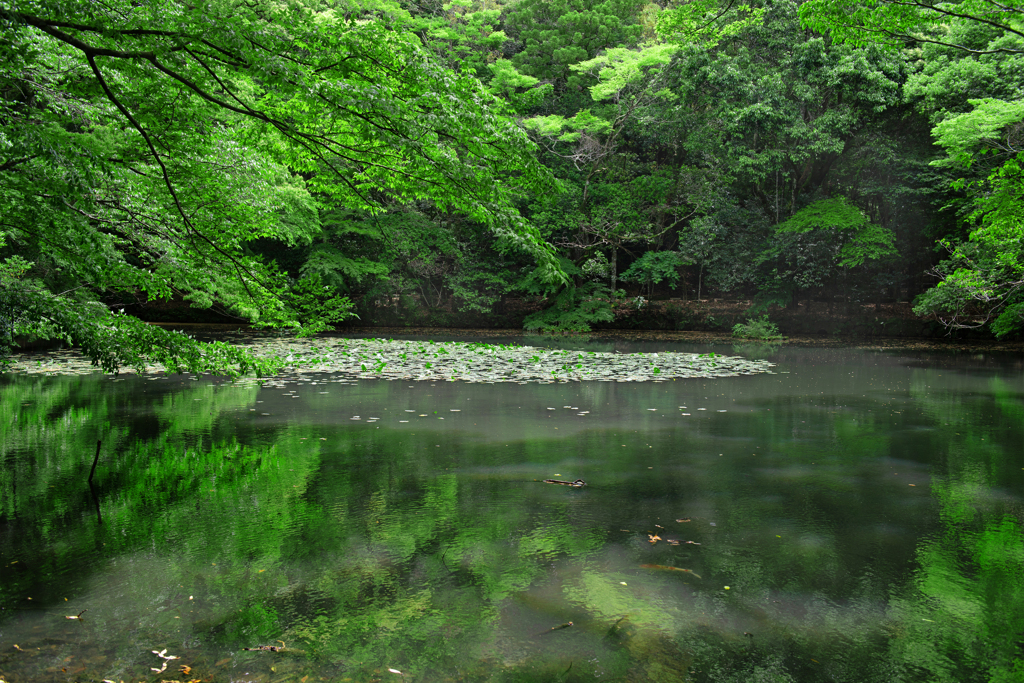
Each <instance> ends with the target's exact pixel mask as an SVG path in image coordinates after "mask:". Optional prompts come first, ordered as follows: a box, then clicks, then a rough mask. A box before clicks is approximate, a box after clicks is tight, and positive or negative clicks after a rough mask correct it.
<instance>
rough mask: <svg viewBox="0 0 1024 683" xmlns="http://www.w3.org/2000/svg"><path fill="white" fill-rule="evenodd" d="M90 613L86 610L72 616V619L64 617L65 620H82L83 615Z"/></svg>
mask: <svg viewBox="0 0 1024 683" xmlns="http://www.w3.org/2000/svg"><path fill="white" fill-rule="evenodd" d="M88 611H89V610H88V609H84V610H82V611H81V612H79V613H78V614H75V615H73V616H70V617H64V618H65V619H81V618H82V615H83V614H85V613H86V612H88Z"/></svg>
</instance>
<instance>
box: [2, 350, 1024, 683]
mask: <svg viewBox="0 0 1024 683" xmlns="http://www.w3.org/2000/svg"><path fill="white" fill-rule="evenodd" d="M417 343H421V342H419V341H418V342H417ZM588 349H589V350H588ZM572 350H573V351H583V352H584V353H589V351H595V352H611V353H618V354H621V355H627V356H628V355H629V354H633V353H636V352H638V351H645V352H653V351H658V352H659V353H661V354H664V353H666V352H679V353H687V354H697V355H705V357H706V354H709V353H715V354H718V355H725V356H731V355H734V354H735V353H736V352H735V351H734V350H733V348H732V347H730V346H722V345H716V346H714V347H697V346H695V345H692V344H689V345H687V344H672V343H671V342H659V343H656V344H654V343H652V344H649V345H647V346H643V345H629V344H627V343H625V342H616V343H611V342H609V343H607V344H604V345H602V344H592V345H589V346H585V347H576V348H574V349H572ZM741 350H742V349H741ZM563 355H564V354H563ZM767 355H770V361H771V363H773V364H774V366H773V367H771V368H770V371H766V372H759V373H756V374H749V375H748V374H743V375H739V376H732V377H690V378H686V377H678V378H676V379H674V380H673V379H672V378H668V379H659V378H658V377H657V376H656V375H649V376H647V377H646V378H645V379H646V381H639V379H638V378H637V379H635V381H630V382H616V381H611V382H608V381H605V382H602V381H588V380H586V379H583V378H580V379H581V380H582V381H555V382H549V383H540V382H539V381H538V382H527V383H523V384H520V383H518V382H515V381H511V382H508V381H506V382H504V383H494V384H491V383H489V382H490V381H493V380H488V379H485V380H484V381H483V382H467V381H443V380H441V379H440V378H436V377H426V378H424V379H419V380H417V379H407V378H406V377H405V376H403V375H401V374H399V375H398V376H396V377H395V378H394V379H392V380H390V381H389V380H385V379H376V378H372V377H361V376H357V375H354V374H352V373H348V374H346V373H341V372H323V371H317V370H315V369H312V368H309V369H307V370H305V371H303V372H294V373H291V374H286V375H282V376H280V377H276V378H273V379H271V380H270V381H267V382H263V383H253V382H236V383H231V382H227V381H221V380H217V379H213V378H210V377H194V376H193V377H189V376H180V375H171V376H167V375H163V374H157V373H147V374H142V375H124V376H120V377H116V378H114V377H109V376H103V375H101V374H89V375H74V376H56V375H55V376H44V375H40V374H33V375H24V374H21V375H8V376H4V377H3V378H2V379H0V444H2V445H0V557H2V560H0V608H2V610H0V679H2V680H3V681H5V682H6V683H22V682H23V681H39V680H51V681H101V680H104V679H106V680H113V681H129V680H130V681H143V680H145V681H162V680H180V681H187V680H203V681H261V682H262V681H267V682H271V681H282V682H285V681H296V682H300V683H302V682H305V683H309V682H313V681H322V680H323V681H346V680H350V681H387V680H395V681H405V680H411V681H509V682H511V681H583V680H604V681H998V682H1010V681H1021V680H1024V666H1022V664H1021V661H1022V656H1024V616H1022V615H1024V533H1022V519H1024V447H1022V444H1024V371H1022V366H1021V363H1020V360H1019V358H1018V357H1014V356H1012V355H1005V356H995V357H993V356H991V355H989V356H987V357H985V358H983V359H982V358H979V357H978V356H977V355H976V354H940V353H929V352H920V351H913V352H901V351H898V350H887V351H871V350H866V349H843V348H830V349H799V348H786V347H782V348H779V349H772V350H770V352H768V354H767ZM422 362H423V363H424V364H425V363H426V362H431V361H429V360H423V361H422ZM648 366H649V364H648ZM423 369H425V365H424V366H423ZM360 371H361V370H360ZM98 441H99V442H102V445H101V449H100V458H99V460H98V464H97V467H96V471H95V475H94V478H93V481H92V483H91V485H90V483H89V482H88V478H89V473H90V470H91V468H92V464H93V459H94V455H95V453H96V444H97V442H98ZM545 479H555V480H567V481H573V480H576V479H583V480H585V481H586V486H584V487H579V488H577V487H568V486H553V485H551V484H547V483H545V482H544V480H545ZM677 570H686V571H677ZM68 617H80V618H77V619H70V618H68ZM568 624H571V626H570V625H568ZM172 658H176V659H172Z"/></svg>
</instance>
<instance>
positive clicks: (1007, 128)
mask: <svg viewBox="0 0 1024 683" xmlns="http://www.w3.org/2000/svg"><path fill="white" fill-rule="evenodd" d="M968 102H969V104H970V105H971V106H972V107H973V108H974V109H973V110H972V111H970V112H968V113H966V114H957V115H954V116H950V117H948V118H946V119H944V120H943V121H941V122H939V123H938V124H937V125H936V126H935V127H934V128H933V129H932V134H933V135H934V136H935V141H936V142H937V143H938V144H939V145H941V146H942V147H945V148H946V152H947V155H948V156H946V157H944V158H941V159H936V160H935V161H933V162H932V165H933V166H955V167H960V168H970V167H971V166H972V165H973V164H974V163H975V162H976V161H977V155H978V154H979V153H980V154H986V153H995V154H999V155H1005V154H1008V153H1009V154H1013V153H1015V152H1017V151H1020V150H1021V149H1024V141H1022V140H1021V139H1020V135H1021V128H1022V127H1024V100H1016V101H1013V102H1004V101H1002V100H996V99H991V98H986V99H981V100H968Z"/></svg>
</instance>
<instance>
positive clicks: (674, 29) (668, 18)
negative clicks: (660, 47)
mask: <svg viewBox="0 0 1024 683" xmlns="http://www.w3.org/2000/svg"><path fill="white" fill-rule="evenodd" d="M721 5H722V3H721V2H720V0H693V2H688V3H686V4H684V5H681V6H679V7H674V8H672V9H667V10H665V11H663V12H661V13H660V14H659V16H658V23H657V31H658V35H659V36H660V37H661V38H662V39H663V40H667V41H670V42H673V43H677V44H687V43H693V44H697V45H701V46H702V47H704V48H707V49H710V48H713V47H715V46H716V45H718V43H719V41H721V40H723V39H725V38H729V37H731V36H736V35H739V34H740V33H742V32H743V31H744V30H746V29H748V28H750V27H751V26H756V25H757V24H760V23H761V22H762V21H763V20H764V14H765V9H766V8H764V7H757V8H755V7H752V6H751V5H748V4H746V3H742V4H739V5H736V4H734V3H732V2H728V3H725V6H724V7H723V6H721Z"/></svg>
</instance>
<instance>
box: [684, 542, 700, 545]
mask: <svg viewBox="0 0 1024 683" xmlns="http://www.w3.org/2000/svg"><path fill="white" fill-rule="evenodd" d="M687 543H689V544H690V545H700V543H697V541H687Z"/></svg>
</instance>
